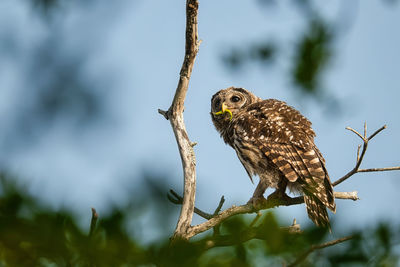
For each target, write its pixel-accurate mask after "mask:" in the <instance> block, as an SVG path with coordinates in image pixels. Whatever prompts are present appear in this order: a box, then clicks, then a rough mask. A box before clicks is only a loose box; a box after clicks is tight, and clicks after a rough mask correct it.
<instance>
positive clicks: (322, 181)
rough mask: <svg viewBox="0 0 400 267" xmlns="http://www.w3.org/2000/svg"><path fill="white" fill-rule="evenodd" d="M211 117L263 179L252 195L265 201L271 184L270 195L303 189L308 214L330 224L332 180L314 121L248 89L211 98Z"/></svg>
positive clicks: (231, 90) (246, 164)
mask: <svg viewBox="0 0 400 267" xmlns="http://www.w3.org/2000/svg"><path fill="white" fill-rule="evenodd" d="M211 118H212V122H213V124H214V126H215V128H216V129H217V131H218V132H219V133H220V134H221V137H222V138H223V139H224V141H225V143H226V144H228V145H230V146H231V147H232V148H233V149H234V150H235V151H236V154H237V156H238V158H239V160H240V162H241V163H242V164H243V166H244V168H245V169H246V172H247V174H248V175H249V177H250V180H251V181H252V182H253V176H255V175H257V176H258V177H259V183H258V185H257V187H256V189H255V191H254V193H253V196H252V197H251V199H250V200H249V203H252V204H253V205H256V204H257V203H260V201H261V202H263V201H265V198H264V196H263V195H264V192H265V190H266V189H267V188H269V187H271V188H275V189H276V190H275V192H273V193H272V194H271V195H269V196H268V199H270V198H281V199H282V198H283V199H284V198H289V196H288V195H287V194H286V188H287V187H288V188H289V190H290V191H292V192H298V193H301V194H302V195H303V196H304V202H305V205H306V208H307V213H308V216H309V217H310V219H311V220H312V221H313V222H314V223H315V224H316V225H317V226H323V227H329V217H328V213H327V210H326V208H329V209H330V210H331V211H333V212H335V211H336V204H335V199H334V196H333V189H332V184H331V181H330V179H329V175H328V172H327V170H326V168H325V160H324V158H323V157H322V154H321V152H320V151H319V150H318V148H317V147H316V146H315V144H314V137H315V133H314V131H313V129H312V128H311V122H310V121H309V120H308V119H306V118H305V117H304V116H302V115H301V114H300V112H298V111H297V110H295V109H294V108H292V107H290V106H288V105H287V104H286V103H285V102H282V101H279V100H275V99H267V100H262V99H261V98H259V97H257V96H255V95H254V94H252V93H250V92H249V91H247V90H246V89H244V88H235V87H229V88H227V89H223V90H220V91H219V92H217V93H216V94H215V95H213V97H212V99H211Z"/></svg>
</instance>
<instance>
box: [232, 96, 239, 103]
mask: <svg viewBox="0 0 400 267" xmlns="http://www.w3.org/2000/svg"><path fill="white" fill-rule="evenodd" d="M231 101H232V102H234V103H236V102H239V101H240V97H238V96H237V95H234V96H232V97H231Z"/></svg>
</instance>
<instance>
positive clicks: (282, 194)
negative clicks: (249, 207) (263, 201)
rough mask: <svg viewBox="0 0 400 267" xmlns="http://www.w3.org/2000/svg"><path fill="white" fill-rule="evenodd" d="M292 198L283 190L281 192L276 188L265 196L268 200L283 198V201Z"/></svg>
mask: <svg viewBox="0 0 400 267" xmlns="http://www.w3.org/2000/svg"><path fill="white" fill-rule="evenodd" d="M291 199H292V198H291V197H289V196H288V195H287V194H286V193H285V192H281V191H280V190H276V191H275V192H273V193H272V194H270V195H269V196H268V197H267V200H268V201H271V200H283V201H285V202H287V201H290V200H291Z"/></svg>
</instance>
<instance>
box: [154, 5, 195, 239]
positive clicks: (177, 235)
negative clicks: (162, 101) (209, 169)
mask: <svg viewBox="0 0 400 267" xmlns="http://www.w3.org/2000/svg"><path fill="white" fill-rule="evenodd" d="M198 7H199V3H198V1H197V0H187V2H186V38H185V57H184V60H183V64H182V68H181V71H180V77H179V82H178V86H177V88H176V91H175V96H174V99H173V101H172V104H171V106H170V108H169V109H168V111H163V110H160V109H159V110H158V112H159V113H160V114H162V115H163V116H164V117H165V118H166V119H167V120H169V121H170V123H171V127H172V130H173V132H174V134H175V138H176V142H177V144H178V149H179V153H180V156H181V161H182V168H183V174H184V191H183V192H184V194H183V203H182V208H181V213H180V216H179V219H178V223H177V226H176V228H175V232H174V235H173V237H172V239H171V240H172V241H173V240H175V239H187V237H186V232H187V229H188V228H189V227H190V224H191V222H192V217H193V211H194V201H195V192H196V159H195V155H194V151H193V145H192V144H193V143H192V142H191V141H190V140H189V137H188V134H187V132H186V127H185V123H184V120H183V110H184V102H185V98H186V93H187V90H188V86H189V80H190V76H191V74H192V69H193V65H194V61H195V59H196V55H197V52H198V50H199V45H200V42H199V41H198V31H197V13H198Z"/></svg>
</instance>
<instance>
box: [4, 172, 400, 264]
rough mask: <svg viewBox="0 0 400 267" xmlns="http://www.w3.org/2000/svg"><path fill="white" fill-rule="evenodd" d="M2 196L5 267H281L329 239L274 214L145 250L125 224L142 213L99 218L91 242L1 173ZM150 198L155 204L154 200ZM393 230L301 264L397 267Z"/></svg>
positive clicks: (124, 211) (62, 214)
mask: <svg viewBox="0 0 400 267" xmlns="http://www.w3.org/2000/svg"><path fill="white" fill-rule="evenodd" d="M147 184H148V186H149V187H151V186H152V185H153V184H152V183H147ZM159 190H160V188H157V189H155V190H154V189H151V188H150V190H148V192H154V193H155V194H159ZM166 191H167V190H166V189H165V191H164V192H166ZM0 192H1V195H0V263H1V265H4V266H49V265H56V266H122V265H125V266H126V265H128V266H138V265H148V264H156V265H157V266H264V265H265V264H267V265H268V264H269V265H271V264H273V265H275V264H276V265H282V264H283V263H287V264H290V263H291V262H293V261H294V260H295V259H296V258H297V257H298V256H300V255H302V253H304V252H305V251H306V250H307V249H308V248H309V247H310V246H311V245H313V244H320V243H323V242H324V241H325V240H326V239H332V237H331V236H330V235H329V234H327V233H326V232H325V231H324V230H321V229H317V228H307V229H305V230H304V232H303V233H301V234H291V233H288V232H287V231H286V230H282V228H281V227H280V223H279V221H278V220H277V219H276V217H275V216H274V215H273V214H272V213H266V214H264V215H263V217H261V218H262V219H260V220H259V221H258V223H256V224H253V225H251V226H250V223H249V220H248V219H249V217H245V216H243V217H239V216H238V217H232V218H231V219H229V220H227V221H226V222H224V223H223V224H222V225H221V226H220V231H219V234H218V235H212V233H209V234H208V235H205V236H203V237H201V238H198V239H197V240H195V241H192V242H191V243H187V242H178V243H176V244H175V245H174V246H173V247H171V246H170V244H169V240H168V238H161V239H159V240H157V241H154V242H151V243H150V244H146V245H145V244H144V243H143V242H142V241H140V240H138V238H137V237H136V235H135V234H133V235H132V234H128V231H127V225H128V224H127V223H128V221H129V220H128V218H132V214H135V213H137V214H142V212H143V211H139V210H138V209H140V206H134V208H132V207H130V208H128V207H120V208H114V209H113V210H112V212H110V213H109V215H107V216H102V215H101V214H100V218H99V222H98V225H97V228H96V229H95V231H94V234H93V235H92V236H91V237H89V236H88V230H86V231H83V230H82V229H81V228H79V227H78V225H77V220H76V218H75V217H74V216H73V215H72V213H71V212H69V211H65V210H64V211H54V210H52V209H50V208H48V207H46V206H45V205H43V204H40V203H39V202H38V200H37V199H35V198H34V197H32V196H30V195H29V194H27V193H26V192H25V190H24V189H23V188H21V187H20V186H17V185H15V184H13V183H12V182H11V181H10V178H9V177H7V176H6V175H4V174H2V175H1V184H0ZM148 197H149V199H152V198H153V196H152V195H151V194H148ZM149 199H146V200H144V201H145V202H146V201H149ZM156 203H161V202H159V201H156ZM164 203H166V202H164ZM154 208H156V209H158V211H159V212H161V210H163V209H165V207H163V206H162V205H161V204H156V206H153V209H154ZM89 211H90V210H89V208H88V212H89ZM164 214H165V213H164ZM165 216H168V215H165ZM89 224H90V222H88V226H89ZM129 225H131V227H132V228H133V229H132V230H133V232H135V229H136V228H137V229H139V228H140V226H139V225H137V224H136V223H135V221H134V223H133V224H131V223H130V224H129ZM160 227H161V226H160ZM156 230H157V229H154V231H156ZM398 230H399V229H398V228H397V229H395V228H393V227H391V226H390V225H388V224H380V225H378V226H377V227H375V228H374V229H369V230H366V231H365V233H367V234H365V235H359V234H356V237H357V238H354V239H352V240H351V241H348V242H347V243H342V244H340V245H337V246H334V247H331V248H328V249H325V250H321V251H319V252H318V253H312V254H310V255H309V256H308V257H307V258H306V259H305V261H303V262H302V264H303V265H304V266H313V265H314V266H319V265H321V264H328V266H329V264H330V265H337V264H348V263H358V264H366V263H368V264H372V265H382V266H395V264H396V262H398V260H399V255H398V251H396V250H395V247H394V246H395V245H396V244H397V245H398V243H399V240H400V239H399V238H400V235H399V231H398ZM130 232H132V231H130ZM325 266H326V265H325Z"/></svg>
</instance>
